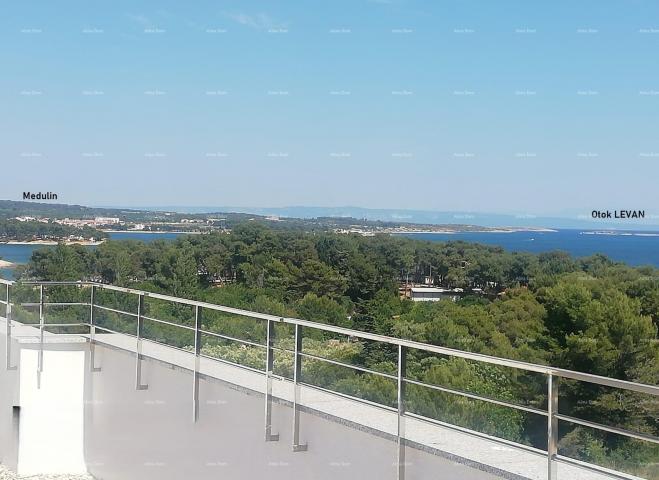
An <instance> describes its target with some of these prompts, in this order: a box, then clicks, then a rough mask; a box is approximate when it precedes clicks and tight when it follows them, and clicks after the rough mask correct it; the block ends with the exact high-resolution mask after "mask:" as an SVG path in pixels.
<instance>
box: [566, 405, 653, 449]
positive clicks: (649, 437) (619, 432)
mask: <svg viewBox="0 0 659 480" xmlns="http://www.w3.org/2000/svg"><path fill="white" fill-rule="evenodd" d="M556 418H558V419H559V420H563V421H565V422H570V423H576V424H577V425H582V426H584V427H590V428H594V429H596V430H603V431H605V432H609V433H615V434H617V435H623V436H625V437H630V438H635V439H637V440H644V441H646V442H651V443H656V444H659V437H655V436H654V435H648V434H645V433H638V432H632V431H631V430H627V429H625V428H618V427H609V426H608V425H602V424H601V423H596V422H591V421H588V420H582V419H580V418H575V417H570V416H569V415H561V414H560V413H559V414H557V415H556Z"/></svg>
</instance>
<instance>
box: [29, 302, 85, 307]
mask: <svg viewBox="0 0 659 480" xmlns="http://www.w3.org/2000/svg"><path fill="white" fill-rule="evenodd" d="M41 305H43V306H44V307H73V306H86V307H88V306H89V303H82V302H43V304H42V303H39V302H25V303H21V304H20V306H21V307H39V306H41Z"/></svg>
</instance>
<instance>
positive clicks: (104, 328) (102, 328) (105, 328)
mask: <svg viewBox="0 0 659 480" xmlns="http://www.w3.org/2000/svg"><path fill="white" fill-rule="evenodd" d="M37 325H38V324H37ZM94 328H96V329H97V330H103V331H106V332H110V333H116V334H117V335H127V336H129V337H133V338H137V335H135V334H133V333H124V332H117V331H116V330H112V329H111V328H107V327H102V326H100V325H98V324H94ZM101 338H102V337H101ZM94 339H95V340H96V337H94Z"/></svg>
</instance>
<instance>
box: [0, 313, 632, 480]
mask: <svg viewBox="0 0 659 480" xmlns="http://www.w3.org/2000/svg"><path fill="white" fill-rule="evenodd" d="M5 324H6V322H5V319H4V318H1V317H0V329H1V330H0V331H1V332H4V325H5ZM37 335H38V329H36V328H33V327H29V326H21V325H16V326H15V327H14V328H13V331H12V337H14V338H16V339H18V340H19V342H20V343H34V342H35V341H37V340H38V339H37V338H35V337H36V336H37ZM87 337H88V336H87V335H54V334H44V338H45V340H44V341H45V342H47V343H60V342H64V341H73V342H76V341H78V342H79V341H87V340H88V338H87ZM94 338H95V340H96V342H97V343H98V344H100V345H107V346H110V347H113V348H118V349H122V350H127V351H131V352H135V349H136V339H135V337H130V336H128V335H122V334H114V333H98V330H97V333H96V335H95V337H94ZM142 355H143V356H144V357H148V358H151V359H155V360H158V361H161V362H165V363H167V364H170V365H174V366H178V367H180V368H183V369H186V370H193V369H194V363H195V358H194V355H193V354H192V353H190V352H186V351H183V350H179V349H177V348H173V347H168V346H166V345H162V344H159V343H155V342H151V341H149V340H142ZM98 361H99V362H102V358H99V359H98ZM199 372H200V373H201V374H202V375H206V376H208V377H211V378H215V379H218V380H220V381H223V382H226V383H229V384H231V385H234V386H237V387H239V388H243V389H247V390H251V391H253V392H258V393H261V394H264V393H265V375H264V374H263V373H259V372H256V371H251V370H248V369H245V368H241V367H238V366H234V365H231V364H228V363H225V362H222V361H218V360H214V359H212V358H207V357H201V358H200V363H199ZM127 374H130V375H132V374H134V372H127ZM293 394H294V389H293V383H292V381H290V380H288V379H281V378H278V377H272V395H273V397H276V398H275V401H276V400H277V399H280V400H283V401H284V402H290V403H292V402H293ZM299 400H300V402H299V403H300V405H302V406H303V407H304V408H305V409H307V410H311V411H314V412H316V413H319V414H321V415H323V416H326V417H329V418H331V419H333V420H335V421H338V422H341V423H344V424H346V425H349V426H350V427H352V428H359V429H364V430H366V431H370V432H372V433H374V434H380V435H385V436H393V437H395V436H396V432H397V421H398V419H397V418H398V417H397V413H396V412H394V411H390V410H387V409H384V408H381V407H378V406H375V405H372V404H367V403H362V402H358V401H356V400H352V399H349V398H345V397H343V396H340V395H337V394H333V393H330V392H328V391H324V390H320V389H317V388H313V387H308V386H305V385H301V386H300V399H299ZM404 422H405V427H404V431H405V438H406V439H407V441H408V442H413V443H414V444H416V445H415V447H416V448H420V449H423V450H426V451H429V452H432V453H435V454H437V455H439V456H442V457H445V458H447V459H448V460H450V461H451V463H452V464H456V463H457V464H461V465H472V466H474V467H475V468H477V469H478V470H481V471H482V472H480V473H483V474H484V475H482V476H480V475H478V473H479V472H474V473H475V475H474V476H471V475H469V474H468V473H467V472H466V471H464V472H463V474H462V475H461V478H463V479H471V478H474V479H496V478H508V479H514V480H521V479H529V480H546V479H547V456H546V453H545V452H542V451H540V450H537V451H529V450H527V449H523V448H520V447H517V446H515V445H514V444H509V443H506V442H505V441H502V440H500V439H495V438H494V437H489V438H483V437H482V436H477V435H474V434H473V433H469V431H468V430H466V429H461V428H460V427H455V426H446V427H444V426H440V425H437V424H435V423H429V422H427V421H424V420H421V419H416V418H410V417H405V420H404ZM408 448H409V447H408ZM463 470H464V468H463ZM470 470H471V469H470ZM485 472H488V473H487V474H486V473H485ZM45 478H50V477H45ZM620 478H627V479H637V480H643V479H641V478H639V477H634V476H631V475H625V474H622V475H621V474H619V473H618V472H611V474H610V475H609V474H607V473H605V472H599V471H593V470H590V469H588V468H581V467H578V466H575V465H569V464H564V463H560V462H559V463H558V480H612V479H620ZM0 480H4V479H3V477H1V476H0Z"/></svg>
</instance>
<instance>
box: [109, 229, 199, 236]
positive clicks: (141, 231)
mask: <svg viewBox="0 0 659 480" xmlns="http://www.w3.org/2000/svg"><path fill="white" fill-rule="evenodd" d="M101 231H102V232H103V233H137V234H145V235H149V234H160V235H162V234H163V233H175V234H177V235H201V234H203V233H204V232H179V231H171V232H169V231H153V230H101Z"/></svg>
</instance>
